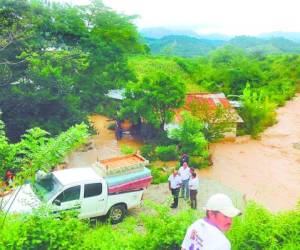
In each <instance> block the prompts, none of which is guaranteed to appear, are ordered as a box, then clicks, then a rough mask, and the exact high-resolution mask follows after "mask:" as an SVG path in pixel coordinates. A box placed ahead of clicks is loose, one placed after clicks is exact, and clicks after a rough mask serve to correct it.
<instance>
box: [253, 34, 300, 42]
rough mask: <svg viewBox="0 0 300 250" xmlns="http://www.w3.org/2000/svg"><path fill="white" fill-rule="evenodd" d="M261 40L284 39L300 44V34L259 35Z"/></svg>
mask: <svg viewBox="0 0 300 250" xmlns="http://www.w3.org/2000/svg"><path fill="white" fill-rule="evenodd" d="M258 37H260V38H274V37H282V38H285V39H288V40H291V41H294V42H299V43H300V32H271V33H264V34H261V35H259V36H258Z"/></svg>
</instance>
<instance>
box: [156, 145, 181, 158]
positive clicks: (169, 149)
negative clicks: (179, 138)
mask: <svg viewBox="0 0 300 250" xmlns="http://www.w3.org/2000/svg"><path fill="white" fill-rule="evenodd" d="M155 154H156V155H157V157H158V159H160V160H161V161H173V160H177V158H178V153H177V149H176V145H169V146H157V147H156V148H155Z"/></svg>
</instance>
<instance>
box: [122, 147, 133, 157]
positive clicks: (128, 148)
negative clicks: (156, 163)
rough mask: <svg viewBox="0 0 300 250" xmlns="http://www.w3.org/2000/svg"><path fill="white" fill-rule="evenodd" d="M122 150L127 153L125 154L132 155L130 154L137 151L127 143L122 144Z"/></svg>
mask: <svg viewBox="0 0 300 250" xmlns="http://www.w3.org/2000/svg"><path fill="white" fill-rule="evenodd" d="M121 152H122V154H125V155H130V154H133V153H134V152H135V149H133V148H131V147H129V146H127V145H125V144H122V145H121Z"/></svg>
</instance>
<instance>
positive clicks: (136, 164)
mask: <svg viewBox="0 0 300 250" xmlns="http://www.w3.org/2000/svg"><path fill="white" fill-rule="evenodd" d="M148 164H149V161H147V160H146V159H145V158H144V157H142V156H140V155H138V154H130V155H125V156H120V157H114V158H111V159H107V160H101V161H100V164H99V168H100V170H101V171H102V176H103V177H105V176H113V175H122V174H124V173H126V174H128V173H133V172H138V171H141V170H143V169H144V167H145V166H147V165H148Z"/></svg>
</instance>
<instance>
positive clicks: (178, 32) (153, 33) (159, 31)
mask: <svg viewBox="0 0 300 250" xmlns="http://www.w3.org/2000/svg"><path fill="white" fill-rule="evenodd" d="M140 34H141V35H142V36H143V37H148V38H156V39H159V38H163V37H165V36H189V37H195V38H198V39H207V40H224V41H228V40H229V39H230V38H231V37H229V36H226V35H223V34H218V33H215V34H207V35H206V34H199V33H197V32H195V31H193V30H191V29H174V28H173V29H171V28H164V27H155V28H144V29H141V30H140Z"/></svg>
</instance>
